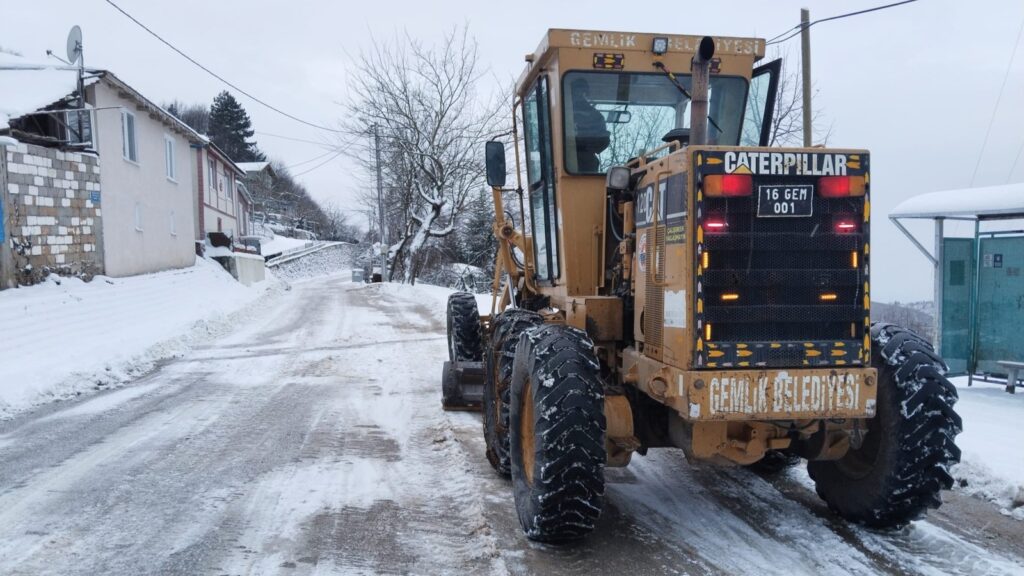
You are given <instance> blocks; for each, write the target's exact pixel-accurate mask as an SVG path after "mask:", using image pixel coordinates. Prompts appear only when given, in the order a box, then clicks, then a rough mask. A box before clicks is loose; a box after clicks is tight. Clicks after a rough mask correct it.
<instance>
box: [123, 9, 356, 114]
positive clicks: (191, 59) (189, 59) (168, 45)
mask: <svg viewBox="0 0 1024 576" xmlns="http://www.w3.org/2000/svg"><path fill="white" fill-rule="evenodd" d="M105 1H106V3H107V4H110V5H111V6H113V7H114V8H115V9H116V10H117V11H118V12H120V13H121V14H124V15H125V16H127V17H128V19H129V20H131V21H132V22H134V23H135V24H137V25H138V26H139V27H140V28H142V29H143V30H145V31H146V32H149V34H150V35H151V36H153V37H154V38H156V39H157V40H159V41H160V42H163V43H164V45H166V46H167V47H168V48H170V49H171V50H174V51H175V52H177V53H178V54H179V55H181V56H182V57H183V58H185V59H186V60H188V61H189V62H191V63H193V64H195V65H196V66H198V67H199V68H200V69H201V70H203V71H204V72H206V73H207V74H209V75H210V76H213V77H214V78H216V79H217V80H220V81H221V82H223V83H225V84H227V85H228V86H230V87H232V88H234V89H235V90H237V91H238V92H240V93H242V94H244V95H246V96H248V97H249V98H251V99H252V100H253V101H255V102H257V103H258V104H262V105H263V106H265V107H267V108H269V109H271V110H273V111H274V112H277V113H278V114H280V115H282V116H284V117H286V118H290V119H292V120H294V121H296V122H299V123H302V124H305V125H306V126H312V127H313V128H318V129H320V130H326V131H328V132H336V133H341V130H336V129H334V128H328V127H326V126H321V125H320V124H315V123H313V122H309V121H306V120H303V119H302V118H299V117H298V116H293V115H291V114H289V113H287V112H285V111H284V110H281V109H280V108H277V107H275V106H272V105H270V104H268V103H266V102H264V101H263V100H261V99H259V98H257V97H256V96H253V95H252V94H250V93H249V92H247V91H245V90H243V89H241V88H239V87H238V86H237V85H235V84H233V83H231V82H229V81H228V80H226V79H225V78H224V77H223V76H221V75H219V74H217V73H216V72H214V71H213V70H210V69H209V68H207V67H206V66H203V65H202V64H200V63H199V62H198V61H197V60H196V59H195V58H192V57H191V56H189V55H188V54H185V53H184V52H182V51H181V50H179V49H178V48H176V47H175V46H174V45H173V44H171V43H170V42H168V41H167V40H164V39H163V38H162V37H161V36H160V35H159V34H157V33H156V32H154V31H152V30H150V29H149V27H147V26H146V25H145V24H143V23H142V22H139V21H138V19H136V18H135V17H134V16H132V15H131V14H129V13H127V12H125V11H124V9H123V8H121V7H120V6H118V5H117V4H114V2H113V0H105Z"/></svg>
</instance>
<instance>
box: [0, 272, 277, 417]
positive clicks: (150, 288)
mask: <svg viewBox="0 0 1024 576" xmlns="http://www.w3.org/2000/svg"><path fill="white" fill-rule="evenodd" d="M58 282H59V283H58ZM276 286H279V283H278V282H276V281H274V280H272V279H271V280H270V281H265V282H262V283H260V284H258V285H256V286H253V287H250V288H246V287H245V286H242V285H241V284H239V283H238V282H236V281H235V280H234V279H233V278H232V277H231V276H230V275H229V274H228V273H227V272H225V271H224V270H223V269H222V268H221V267H220V265H218V264H216V263H214V262H211V261H208V260H202V259H200V260H198V261H197V263H196V265H195V266H193V267H191V268H184V269H181V270H171V271H167V272H160V273H157V274H147V275H143V276H134V277H129V278H107V277H104V276H97V277H96V278H94V279H93V281H92V282H89V283H85V282H82V281H81V280H78V279H76V278H56V277H51V278H50V280H49V281H48V282H45V283H43V284H41V285H38V286H32V287H29V288H19V289H13V290H4V291H2V292H0V326H2V327H3V330H4V345H3V346H2V347H0V418H3V417H9V416H11V415H13V414H14V413H15V412H18V411H21V410H24V409H26V408H30V407H32V406H34V405H37V404H40V403H43V402H46V401H49V400H54V399H60V398H65V397H69V396H74V395H78V394H81V393H82V392H84V391H87V390H90V389H99V388H103V387H109V386H114V385H118V384H121V383H124V382H126V381H129V380H131V379H132V378H135V377H137V376H139V375H140V374H143V373H145V372H146V371H148V370H150V369H151V368H152V367H153V365H154V364H155V363H156V362H157V361H159V360H160V359H163V358H167V357H171V356H175V355H179V354H181V353H183V352H184V351H186V350H188V348H189V347H190V346H191V344H192V343H194V342H195V341H201V340H202V339H203V338H204V337H209V335H210V334H211V333H214V332H217V331H218V330H220V329H223V327H222V326H221V325H220V324H223V323H226V322H227V319H226V316H227V315H228V314H231V313H232V312H234V311H236V310H239V309H241V308H243V307H244V306H245V305H246V304H249V303H251V302H253V301H254V300H256V299H257V298H258V297H260V296H261V295H262V294H264V293H266V292H268V291H274V287H276Z"/></svg>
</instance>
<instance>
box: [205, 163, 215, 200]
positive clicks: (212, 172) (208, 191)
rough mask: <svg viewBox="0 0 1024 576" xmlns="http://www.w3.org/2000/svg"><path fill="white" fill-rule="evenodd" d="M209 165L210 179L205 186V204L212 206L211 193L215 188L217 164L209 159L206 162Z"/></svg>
mask: <svg viewBox="0 0 1024 576" xmlns="http://www.w3.org/2000/svg"><path fill="white" fill-rule="evenodd" d="M207 163H208V165H209V173H210V177H209V180H208V181H207V184H206V203H207V204H210V205H211V206H212V205H213V191H214V190H215V189H216V188H217V162H216V161H215V160H214V159H213V158H210V159H209V160H208V161H207Z"/></svg>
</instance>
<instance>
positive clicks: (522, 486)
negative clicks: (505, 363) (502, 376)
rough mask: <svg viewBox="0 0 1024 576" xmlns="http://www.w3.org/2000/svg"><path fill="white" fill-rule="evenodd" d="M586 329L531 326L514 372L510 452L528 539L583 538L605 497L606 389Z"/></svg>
mask: <svg viewBox="0 0 1024 576" xmlns="http://www.w3.org/2000/svg"><path fill="white" fill-rule="evenodd" d="M593 346H594V345H593V343H592V342H591V341H590V338H588V337H587V335H586V333H585V332H583V331H581V330H577V329H576V328H569V327H566V326H559V325H546V326H541V327H538V328H534V329H531V330H528V331H526V332H525V333H524V334H523V335H522V336H521V337H520V339H519V344H518V346H517V349H516V358H515V365H514V367H513V371H512V387H511V402H510V414H509V424H510V430H509V433H510V436H509V440H510V453H511V454H510V455H511V464H512V484H513V491H514V493H515V503H516V512H517V513H518V515H519V522H520V523H521V524H522V526H523V530H524V531H525V532H526V536H527V537H528V538H530V539H531V540H538V541H542V542H562V541H567V540H574V539H577V538H581V537H583V536H586V535H587V534H589V533H590V532H591V531H592V530H593V529H594V523H595V522H596V521H597V518H598V517H599V516H600V515H601V507H602V500H601V497H602V495H603V494H604V466H605V459H606V452H605V416H604V387H603V385H602V383H601V379H600V377H599V365H598V363H597V360H596V358H595V357H594V351H593Z"/></svg>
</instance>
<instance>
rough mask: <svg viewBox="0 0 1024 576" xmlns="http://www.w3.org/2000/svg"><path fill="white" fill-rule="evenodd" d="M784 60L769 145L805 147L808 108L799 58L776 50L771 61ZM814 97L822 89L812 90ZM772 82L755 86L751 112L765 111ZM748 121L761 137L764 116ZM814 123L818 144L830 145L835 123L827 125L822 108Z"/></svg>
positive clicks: (751, 116) (817, 112)
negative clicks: (805, 109) (805, 114)
mask: <svg viewBox="0 0 1024 576" xmlns="http://www.w3.org/2000/svg"><path fill="white" fill-rule="evenodd" d="M778 58H781V59H782V70H781V72H780V74H779V85H778V89H777V91H776V95H775V113H774V114H773V115H772V124H771V127H770V129H769V138H768V145H769V146H802V145H803V141H804V139H803V133H804V132H803V130H804V121H803V118H804V105H803V93H802V88H801V86H802V84H801V80H800V63H799V61H798V60H796V59H795V58H793V59H791V58H790V57H789V52H788V51H787V50H781V49H779V48H778V47H776V48H775V49H774V51H773V52H772V55H771V56H770V57H769V58H768V59H769V60H775V59H778ZM812 90H813V91H814V92H813V94H812V101H813V100H814V98H813V96H817V94H818V89H817V88H814V87H812ZM767 91H768V83H767V82H765V83H760V84H758V83H753V84H751V90H750V99H751V103H750V105H749V106H748V109H752V110H763V109H764V100H765V98H766V97H767ZM747 116H748V117H747V118H746V122H749V123H751V124H752V125H753V129H754V131H753V133H754V134H760V133H761V126H762V119H761V116H760V114H748V115H747ZM811 124H812V125H813V134H812V136H813V140H814V143H815V144H828V141H829V139H830V138H831V137H832V124H831V123H830V124H828V125H826V124H825V115H824V112H823V110H822V109H821V108H815V109H814V110H813V112H812V113H811Z"/></svg>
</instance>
